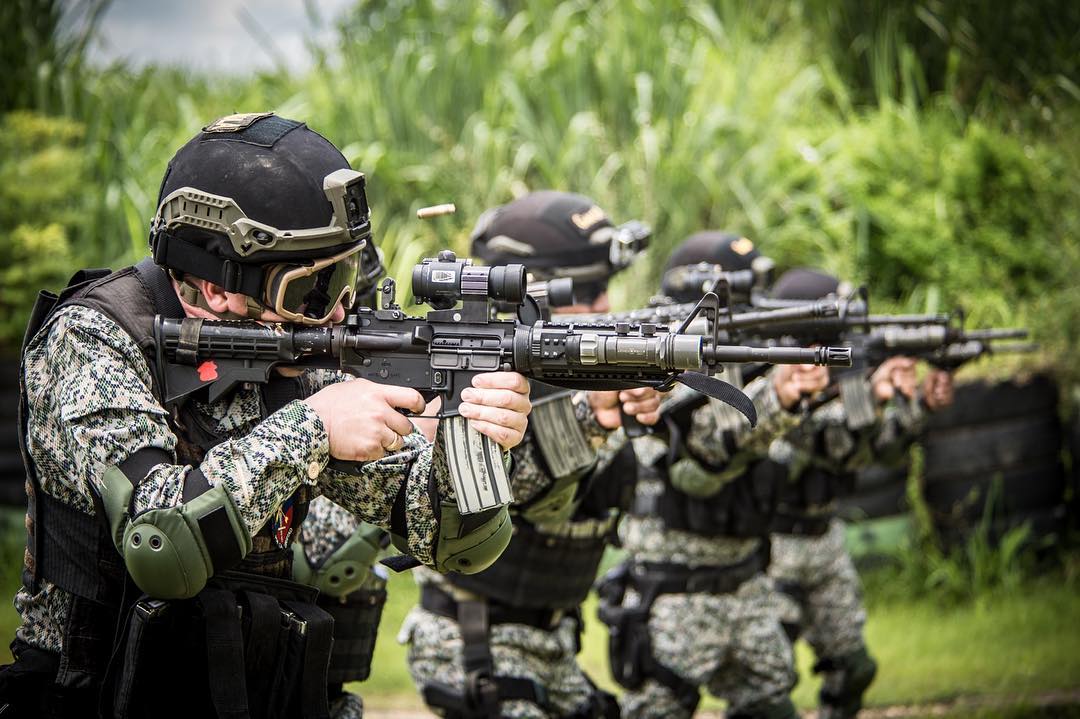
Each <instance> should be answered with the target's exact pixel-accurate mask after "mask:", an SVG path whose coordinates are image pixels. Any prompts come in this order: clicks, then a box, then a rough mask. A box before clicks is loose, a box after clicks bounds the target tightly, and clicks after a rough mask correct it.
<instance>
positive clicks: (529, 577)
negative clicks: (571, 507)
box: [447, 443, 637, 609]
mask: <svg viewBox="0 0 1080 719" xmlns="http://www.w3.org/2000/svg"><path fill="white" fill-rule="evenodd" d="M636 464H637V461H636V459H635V457H634V451H633V449H632V448H631V446H630V445H629V443H628V444H626V445H625V446H624V447H623V448H622V449H621V450H620V451H619V453H618V454H616V456H615V457H614V458H613V460H612V461H611V463H610V464H609V465H608V466H607V467H606V468H605V469H604V470H602V471H601V472H599V473H597V474H595V475H593V476H592V477H590V478H588V479H587V480H582V481H581V482H580V483H579V485H578V497H579V498H578V499H577V500H576V501H577V508H576V509H575V511H574V513H573V515H572V517H571V519H570V521H568V522H563V523H559V524H557V525H555V526H548V525H544V524H533V523H532V522H529V521H527V520H526V519H524V518H523V517H522V516H521V515H520V514H517V515H516V516H515V517H514V536H513V539H511V540H510V545H509V546H508V547H507V548H506V550H505V551H504V552H503V553H502V556H500V557H499V559H498V561H496V562H495V563H494V564H493V565H492V566H491V567H489V568H488V569H486V570H484V571H483V572H479V573H477V574H469V575H466V574H450V575H447V578H448V579H449V580H450V582H451V583H452V584H453V585H454V586H455V587H459V588H461V589H465V590H467V591H470V592H474V593H476V594H479V595H481V596H484V597H487V598H488V599H489V600H491V601H492V602H493V603H498V604H502V605H505V606H507V607H523V608H528V609H574V608H576V607H577V606H578V605H579V604H581V603H582V602H583V601H584V600H585V597H586V596H587V595H588V593H589V589H590V588H592V585H593V581H595V579H596V571H597V568H598V567H599V566H600V560H601V559H602V558H603V555H604V549H605V548H606V547H607V545H608V544H609V543H611V541H612V539H613V537H614V533H615V530H616V528H617V525H618V521H619V518H620V517H621V516H622V513H623V511H625V510H626V509H627V507H628V506H629V504H630V500H631V497H632V493H633V483H634V478H635V475H636V470H635V466H636Z"/></svg>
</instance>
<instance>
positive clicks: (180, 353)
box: [154, 251, 851, 513]
mask: <svg viewBox="0 0 1080 719" xmlns="http://www.w3.org/2000/svg"><path fill="white" fill-rule="evenodd" d="M380 292H381V293H382V294H383V302H382V307H381V309H372V308H367V307H359V308H355V309H354V310H352V311H351V312H350V314H349V315H348V316H347V317H346V319H345V321H344V322H343V323H341V324H339V325H336V326H325V327H313V326H305V325H293V324H263V323H259V322H254V321H239V322H236V321H208V320H202V319H196V318H186V319H170V318H164V317H158V318H157V319H156V320H155V326H154V337H155V341H156V344H157V352H158V359H159V367H161V371H162V377H161V378H160V380H161V385H162V387H163V388H164V392H165V397H166V402H167V403H169V404H173V403H177V402H181V401H183V400H184V399H185V398H187V397H189V396H190V395H192V393H194V392H196V391H203V390H205V391H206V393H207V399H208V400H209V401H214V400H216V399H218V398H220V397H221V396H223V395H224V394H225V393H226V392H228V391H229V390H230V389H231V388H232V387H234V386H236V385H237V384H239V383H244V382H254V383H265V382H268V381H269V379H270V376H271V373H272V371H273V369H274V368H275V367H278V366H287V367H307V368H332V369H340V370H342V371H345V372H347V373H349V374H352V375H355V376H357V377H361V378H364V379H368V380H371V381H373V382H379V383H382V384H390V385H397V386H402V387H411V388H414V389H417V390H419V391H420V392H421V393H424V394H425V395H426V396H427V397H428V398H431V397H433V396H440V397H442V409H441V414H440V417H449V418H451V419H453V420H455V422H452V423H451V424H450V426H449V427H448V428H447V431H446V433H447V435H448V436H447V438H446V439H447V443H448V452H449V456H450V461H451V466H452V467H454V468H455V469H457V468H461V469H462V470H463V471H465V470H466V467H465V465H469V464H475V463H476V461H477V460H481V459H482V460H483V462H482V464H483V465H484V466H483V468H482V471H481V472H480V475H481V476H479V477H478V478H476V486H469V485H470V484H471V480H470V482H466V486H458V501H459V506H460V509H461V511H462V512H465V513H469V512H477V511H481V510H483V509H488V508H490V507H493V506H498V505H499V504H503V503H506V502H509V501H510V491H509V481H508V480H507V479H506V477H505V469H504V468H503V467H502V463H501V462H499V461H492V458H493V457H494V458H498V457H500V456H501V455H500V454H499V452H498V451H497V448H495V447H494V446H492V445H491V444H490V442H489V441H488V440H487V438H486V437H483V436H482V435H479V433H477V432H475V431H471V430H470V428H469V427H468V424H467V422H465V421H464V420H463V418H461V417H460V415H457V409H458V407H459V406H460V403H461V399H460V394H461V390H463V389H465V388H466V387H468V386H470V384H471V381H472V377H473V376H474V375H476V374H479V373H481V372H491V371H496V370H506V371H515V372H520V373H521V374H523V375H525V376H526V377H528V378H530V379H532V380H536V381H539V382H542V383H545V384H550V385H555V386H559V387H566V388H571V389H583V390H615V389H628V388H632V387H655V388H657V389H660V390H665V389H669V388H670V387H672V386H673V384H674V383H675V382H681V383H683V384H686V385H688V386H690V387H692V388H694V389H695V390H698V391H699V392H702V393H704V394H706V395H709V396H711V397H715V398H717V399H720V400H722V401H725V402H728V403H729V404H731V405H732V406H734V407H735V408H737V409H738V410H740V411H741V412H742V413H743V414H744V415H746V417H747V419H749V420H750V422H751V424H754V423H756V413H755V411H754V406H753V404H752V403H751V402H750V401H749V399H748V398H747V397H746V396H745V395H744V394H742V393H741V392H740V391H739V390H737V389H735V388H734V387H732V386H731V385H729V384H727V383H725V382H722V381H720V380H719V379H716V378H715V377H712V376H711V375H713V374H715V373H716V372H718V371H720V368H721V367H720V366H721V364H722V363H726V362H733V363H738V362H769V363H773V364H777V363H795V364H821V365H836V366H846V365H849V364H850V361H851V358H850V354H851V352H850V349H848V348H832V347H816V348H802V347H777V348H759V347H741V346H730V345H726V344H723V343H720V342H718V341H717V340H716V339H715V338H714V337H704V336H701V335H692V334H687V333H685V332H683V331H680V330H675V331H671V330H669V329H668V328H667V327H665V326H660V325H653V324H648V323H645V324H634V323H629V322H616V323H580V322H573V321H570V322H565V321H559V320H555V321H545V320H543V319H541V318H540V313H539V311H538V309H537V307H536V304H535V303H534V302H532V301H530V300H529V298H528V295H527V294H526V292H525V269H524V267H523V266H521V265H506V266H502V267H474V266H472V265H471V264H470V261H469V260H458V259H457V258H456V257H455V256H454V254H453V253H452V252H448V251H446V252H442V253H440V254H439V256H438V257H437V258H434V259H426V260H424V261H423V262H421V263H420V264H418V265H416V266H415V268H414V269H413V295H414V297H415V298H416V300H417V302H418V303H419V302H426V303H428V304H429V305H431V306H432V307H433V308H434V309H433V310H432V311H430V312H428V313H427V315H426V316H424V317H416V316H410V315H407V314H405V313H404V312H403V311H402V309H401V307H399V306H398V305H397V304H395V302H394V283H393V281H392V280H389V279H388V280H385V281H384V282H383V286H382V288H381V289H380ZM492 301H504V302H512V303H515V304H516V305H517V306H518V313H517V316H516V317H511V318H506V319H503V318H498V317H495V316H493V313H492V305H491V303H492ZM459 302H460V306H456V305H458V303H459ZM717 307H718V300H717V298H716V296H715V295H708V296H706V298H704V299H703V300H702V302H701V303H699V307H698V309H697V311H696V313H695V314H692V315H691V316H690V317H689V318H688V321H692V320H693V319H694V317H695V316H696V314H710V313H715V312H716V310H717ZM459 460H460V463H459Z"/></svg>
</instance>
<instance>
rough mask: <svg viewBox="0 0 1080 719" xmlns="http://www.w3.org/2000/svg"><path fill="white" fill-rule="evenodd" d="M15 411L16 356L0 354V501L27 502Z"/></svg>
mask: <svg viewBox="0 0 1080 719" xmlns="http://www.w3.org/2000/svg"><path fill="white" fill-rule="evenodd" d="M18 411H19V360H18V359H17V358H0V505H23V504H25V503H26V490H25V488H24V483H25V481H26V475H25V474H24V473H23V462H22V454H21V453H20V452H19V425H18Z"/></svg>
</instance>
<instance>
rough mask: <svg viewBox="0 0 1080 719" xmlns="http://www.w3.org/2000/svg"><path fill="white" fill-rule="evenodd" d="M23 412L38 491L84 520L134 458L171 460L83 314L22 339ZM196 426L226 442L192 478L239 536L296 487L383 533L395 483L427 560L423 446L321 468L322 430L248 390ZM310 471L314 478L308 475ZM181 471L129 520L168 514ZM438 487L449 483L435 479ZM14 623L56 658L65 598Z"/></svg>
mask: <svg viewBox="0 0 1080 719" xmlns="http://www.w3.org/2000/svg"><path fill="white" fill-rule="evenodd" d="M340 378H341V377H340V375H337V374H336V373H323V374H321V375H319V376H317V377H313V378H311V380H310V381H311V383H312V384H311V386H312V387H313V388H314V387H317V386H321V384H323V383H326V382H330V381H336V380H337V379H340ZM23 381H24V387H25V391H26V395H27V401H28V405H29V416H28V429H29V432H28V434H29V437H30V439H29V442H28V444H29V448H30V452H31V456H32V457H33V460H34V463H35V466H36V467H37V471H38V476H39V480H40V482H41V485H42V488H43V490H44V491H45V492H47V493H48V494H50V495H52V496H54V497H56V498H58V499H60V500H61V501H64V502H67V503H69V504H71V505H73V506H75V507H77V508H80V509H82V510H84V511H87V512H90V511H92V503H91V500H90V489H89V488H90V486H91V485H92V484H93V485H95V486H100V477H101V475H102V474H103V473H104V471H105V469H106V468H108V467H109V466H113V465H116V464H118V463H120V462H122V461H123V460H124V459H126V458H127V457H128V456H129V455H131V454H132V453H133V452H135V451H136V450H138V449H142V448H144V447H156V448H159V449H163V450H165V451H167V452H169V453H171V454H173V456H174V457H175V452H176V445H177V438H176V435H175V434H173V431H172V429H171V428H170V425H169V423H168V421H167V417H166V412H165V410H164V409H163V408H162V406H161V405H160V404H159V403H158V401H157V399H156V398H155V396H154V394H153V392H152V390H151V387H152V384H151V377H150V369H149V367H148V366H147V364H146V362H145V360H144V358H143V355H142V353H141V352H140V351H139V348H138V347H137V346H136V344H135V342H134V341H133V340H132V339H131V338H130V337H129V336H128V335H127V334H126V333H125V332H124V331H123V330H122V329H120V327H119V326H118V325H116V323H115V322H113V321H112V320H111V319H109V318H108V317H106V316H104V315H102V314H100V313H98V312H96V311H94V310H91V309H88V308H84V307H78V306H73V307H68V308H65V309H63V310H61V311H60V312H58V313H57V314H56V315H55V317H54V318H53V319H52V320H51V321H50V324H49V326H48V329H47V331H42V332H40V333H38V335H37V336H36V337H35V338H34V340H33V341H32V342H31V344H30V346H29V347H28V349H27V352H26V354H25V357H24V377H23ZM196 411H198V412H199V413H200V414H201V415H202V416H201V417H200V421H201V422H202V423H203V424H205V425H206V426H207V427H208V428H210V429H211V430H215V431H218V432H220V433H221V434H222V435H223V436H226V437H227V438H228V439H227V440H226V441H224V442H222V443H221V444H219V445H218V446H216V447H214V448H213V449H212V450H210V451H209V452H207V454H206V456H205V458H204V460H203V463H202V464H201V466H200V469H201V470H202V471H203V473H204V474H205V475H206V478H207V479H208V480H209V481H210V483H211V484H213V485H215V486H216V485H218V484H223V485H224V486H225V487H226V488H227V489H228V491H229V493H230V494H231V496H232V497H233V499H234V501H235V502H236V505H237V507H238V509H239V511H240V515H241V517H242V518H243V520H244V523H245V526H246V527H247V528H248V530H249V532H251V533H252V534H255V533H256V532H258V530H259V529H260V528H261V527H262V526H263V525H264V524H265V523H266V521H267V520H268V519H269V518H270V516H271V515H272V514H273V512H275V511H276V510H277V508H278V507H279V506H280V505H281V503H282V502H284V501H285V500H286V499H288V498H289V497H290V496H291V495H292V494H293V492H295V491H296V489H297V488H298V487H300V486H302V485H316V484H317V491H318V492H321V493H322V494H324V495H326V496H327V497H328V498H330V499H332V500H333V501H335V502H337V503H338V504H340V505H342V506H343V507H345V508H347V509H348V510H350V511H352V512H354V513H356V514H357V515H358V516H360V517H361V518H362V519H365V520H367V521H370V522H372V523H375V524H379V525H380V526H383V527H385V526H387V524H388V522H389V515H390V508H391V506H392V502H393V499H394V497H395V495H396V494H397V491H398V488H399V487H400V486H401V483H402V482H407V485H406V491H407V496H408V497H409V498H410V504H409V506H410V510H411V511H412V512H413V514H412V515H411V520H412V521H411V523H410V533H409V541H410V549H411V550H413V551H414V552H415V554H416V556H417V558H418V559H420V560H421V561H423V562H428V563H430V562H431V561H432V558H431V542H432V541H433V539H434V536H435V529H434V528H435V519H434V516H433V514H432V511H431V507H430V501H428V499H427V484H428V474H429V470H430V469H431V467H432V464H433V458H434V453H433V451H432V449H431V446H430V445H429V444H428V443H427V442H426V441H424V440H423V438H422V437H420V436H417V435H414V436H412V437H410V438H408V442H407V444H406V447H405V448H404V449H403V450H402V451H400V452H398V453H397V454H394V455H391V456H389V457H387V458H384V459H383V460H379V461H378V462H370V463H368V464H367V465H365V467H364V474H363V475H362V476H361V477H352V476H348V475H343V474H339V473H337V472H330V471H324V468H325V466H326V462H327V460H328V458H329V448H328V443H327V438H326V431H325V429H324V428H323V425H322V422H321V420H320V419H319V418H318V416H317V415H316V414H315V412H314V411H313V410H312V409H311V408H310V407H309V406H308V405H306V404H305V403H303V402H291V403H289V404H287V405H286V406H285V407H283V408H282V409H281V410H279V411H277V412H275V413H274V414H273V415H271V416H270V417H268V418H267V419H266V420H263V421H260V419H261V404H260V400H259V398H258V396H257V394H256V390H254V389H245V388H241V389H239V390H238V391H237V392H236V393H235V394H234V395H233V396H231V397H230V398H227V399H225V400H222V401H221V402H219V403H215V404H214V405H212V406H206V405H202V406H197V407H196ZM312 466H314V467H315V472H314V473H315V474H316V479H312V478H311V477H310V476H309V470H311V468H312ZM189 469H190V468H189V467H187V466H182V465H175V464H168V465H165V464H162V465H158V466H156V467H154V468H153V469H152V470H151V471H150V473H149V474H148V475H147V477H146V479H145V480H144V481H142V482H141V483H140V484H139V487H138V489H137V491H136V494H135V498H134V504H135V511H137V512H142V511H146V510H149V509H154V508H167V507H172V506H176V505H177V504H178V503H179V502H180V494H181V488H182V485H183V478H184V477H185V475H186V474H187V472H188V471H189ZM436 480H437V482H438V484H439V487H440V488H442V489H448V488H449V486H450V480H449V477H448V476H440V475H439V474H438V473H436ZM15 605H16V609H17V610H18V611H19V613H20V615H21V616H22V620H23V621H22V626H21V627H20V628H19V630H18V636H19V638H21V639H23V640H24V641H26V642H28V643H29V644H31V645H34V646H38V647H41V648H43V649H49V650H53V651H57V650H59V648H60V643H61V640H60V627H62V626H63V625H64V623H65V620H66V617H67V613H68V608H69V606H70V598H69V597H67V596H66V595H65V593H64V592H62V591H60V590H57V589H56V588H55V587H52V586H51V585H48V584H47V583H45V584H43V586H42V589H41V591H40V592H39V593H38V594H37V595H34V596H30V595H29V594H28V593H26V592H25V590H20V592H19V594H18V595H17V596H16V599H15Z"/></svg>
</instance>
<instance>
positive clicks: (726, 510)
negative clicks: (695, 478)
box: [631, 460, 776, 538]
mask: <svg viewBox="0 0 1080 719" xmlns="http://www.w3.org/2000/svg"><path fill="white" fill-rule="evenodd" d="M668 470H669V465H668V463H667V461H666V460H661V461H660V462H659V463H658V464H656V465H654V466H651V467H650V466H644V465H642V467H641V468H640V470H639V471H640V476H641V479H642V481H643V482H646V481H650V480H652V481H659V482H660V483H661V486H662V489H661V491H660V492H659V493H658V494H650V495H645V494H639V495H638V497H637V499H636V500H635V501H634V507H633V509H632V510H631V513H632V514H633V515H634V516H638V517H657V518H659V519H660V520H661V521H663V523H664V526H665V527H666V528H667V529H674V530H678V531H682V532H693V533H694V534H700V535H701V536H704V537H746V538H748V537H763V536H766V535H767V534H768V533H769V523H770V521H771V519H772V515H773V512H774V508H775V492H776V488H775V486H774V485H772V484H771V483H765V482H757V481H755V480H754V477H753V476H752V472H746V473H744V474H742V475H740V476H738V477H736V478H734V479H731V480H729V481H728V482H727V483H725V484H724V486H723V487H722V488H721V489H720V491H719V492H717V493H715V494H713V495H710V496H708V497H695V496H691V495H689V494H687V493H685V492H682V491H680V490H678V489H676V488H675V487H674V486H672V484H671V480H670V477H669V474H668Z"/></svg>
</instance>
